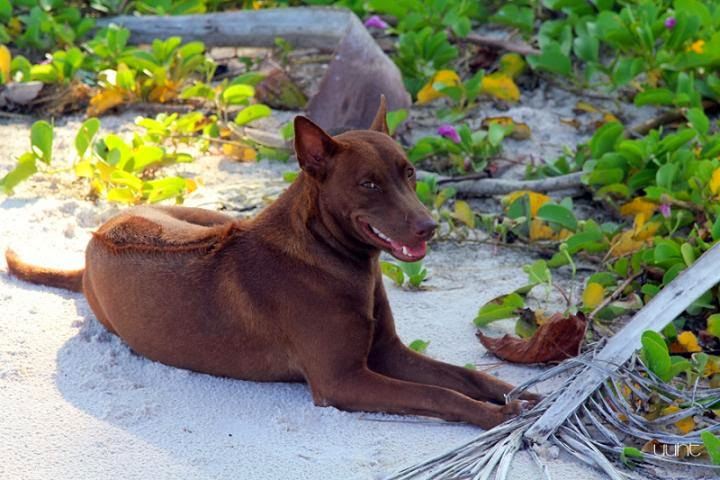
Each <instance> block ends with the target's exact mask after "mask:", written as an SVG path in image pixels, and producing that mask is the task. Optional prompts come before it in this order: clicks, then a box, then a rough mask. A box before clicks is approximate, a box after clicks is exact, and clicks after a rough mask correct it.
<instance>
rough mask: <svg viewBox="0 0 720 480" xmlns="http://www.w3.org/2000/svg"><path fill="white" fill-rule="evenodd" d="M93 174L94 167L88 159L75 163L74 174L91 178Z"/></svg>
mask: <svg viewBox="0 0 720 480" xmlns="http://www.w3.org/2000/svg"><path fill="white" fill-rule="evenodd" d="M94 174H95V169H94V168H93V166H92V163H91V162H90V160H83V161H82V162H77V163H76V164H75V175H77V176H78V177H83V178H92V177H93V175H94Z"/></svg>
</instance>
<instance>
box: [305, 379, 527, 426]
mask: <svg viewBox="0 0 720 480" xmlns="http://www.w3.org/2000/svg"><path fill="white" fill-rule="evenodd" d="M327 373H329V372H327ZM327 373H326V374H325V375H317V376H313V375H309V376H308V383H309V384H310V388H311V390H312V393H313V399H314V401H315V404H316V405H319V406H333V407H336V408H338V409H340V410H347V411H364V412H384V413H393V414H409V415H424V416H428V417H436V418H441V419H444V420H447V421H453V422H467V423H472V424H474V425H478V426H480V427H482V428H486V429H488V428H492V427H494V426H496V425H498V424H500V423H502V422H504V421H505V420H508V419H510V418H513V417H516V416H517V415H518V414H520V413H521V412H522V411H523V409H524V408H525V405H524V403H525V402H520V401H517V400H516V401H514V402H511V403H509V404H507V405H497V404H494V403H489V402H481V401H478V400H473V399H471V398H469V397H466V396H465V395H462V394H461V393H459V392H456V391H454V390H449V389H447V388H442V387H436V386H432V385H422V384H419V383H413V382H407V381H404V380H398V379H395V378H390V377H386V376H384V375H381V374H379V373H376V372H372V371H370V370H368V369H367V368H358V369H356V370H351V371H343V370H336V371H335V372H333V373H332V374H329V375H328V374H327Z"/></svg>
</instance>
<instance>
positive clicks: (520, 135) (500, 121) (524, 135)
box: [482, 117, 532, 140]
mask: <svg viewBox="0 0 720 480" xmlns="http://www.w3.org/2000/svg"><path fill="white" fill-rule="evenodd" d="M490 125H502V126H503V127H508V126H512V132H510V138H512V139H513V140H527V139H528V138H530V137H531V136H532V132H531V131H530V127H528V124H527V123H522V122H516V121H515V120H513V119H512V118H511V117H487V118H485V119H483V121H482V126H483V127H484V128H488V127H489V126H490Z"/></svg>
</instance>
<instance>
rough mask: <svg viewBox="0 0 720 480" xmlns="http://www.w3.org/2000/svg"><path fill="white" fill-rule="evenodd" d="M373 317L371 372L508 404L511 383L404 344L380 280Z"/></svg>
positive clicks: (531, 398) (534, 397) (528, 396)
mask: <svg viewBox="0 0 720 480" xmlns="http://www.w3.org/2000/svg"><path fill="white" fill-rule="evenodd" d="M374 316H375V321H376V326H375V332H374V336H373V344H372V346H371V349H370V354H369V356H368V366H369V368H370V369H371V370H373V371H375V372H378V373H380V374H383V375H387V376H389V377H393V378H397V379H400V380H407V381H411V382H417V383H424V384H427V385H436V386H439V387H444V388H449V389H451V390H455V391H458V392H460V393H462V394H464V395H467V396H468V397H471V398H474V399H476V400H487V401H491V402H495V403H499V404H504V403H505V394H507V393H508V392H510V390H512V389H513V386H512V385H510V384H509V383H507V382H503V381H502V380H500V379H498V378H496V377H494V376H492V375H489V374H487V373H482V372H477V371H474V370H469V369H467V368H464V367H458V366H456V365H450V364H448V363H444V362H439V361H437V360H433V359H431V358H429V357H427V356H425V355H421V354H419V353H417V352H414V351H413V350H411V349H409V348H408V347H406V346H405V345H403V343H402V341H401V340H400V338H399V337H398V336H397V333H396V332H395V322H394V320H393V316H392V311H391V310H390V305H389V303H388V301H387V296H386V293H385V289H384V287H383V284H382V280H381V279H378V281H377V282H376V287H375V308H374ZM520 399H521V400H527V401H531V402H537V401H538V400H539V399H540V397H539V396H538V395H535V394H532V393H525V394H523V395H521V396H520Z"/></svg>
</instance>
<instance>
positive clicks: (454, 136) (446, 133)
mask: <svg viewBox="0 0 720 480" xmlns="http://www.w3.org/2000/svg"><path fill="white" fill-rule="evenodd" d="M437 133H439V134H440V136H441V137H445V138H449V139H450V140H452V141H453V142H455V143H460V135H458V132H457V130H455V127H453V126H452V125H450V124H448V123H445V124H443V125H440V126H439V127H438V129H437Z"/></svg>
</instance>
